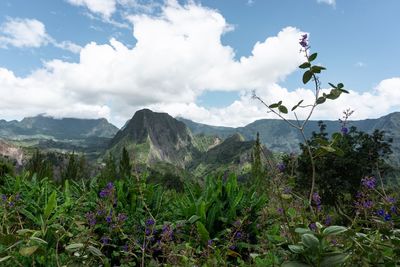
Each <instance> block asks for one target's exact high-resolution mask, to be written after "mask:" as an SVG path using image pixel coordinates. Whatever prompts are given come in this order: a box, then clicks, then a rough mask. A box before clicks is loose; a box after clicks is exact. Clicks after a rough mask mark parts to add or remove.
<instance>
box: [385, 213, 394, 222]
mask: <svg viewBox="0 0 400 267" xmlns="http://www.w3.org/2000/svg"><path fill="white" fill-rule="evenodd" d="M391 219H392V216H391V215H390V214H389V213H388V214H386V215H385V222H387V221H390V220H391Z"/></svg>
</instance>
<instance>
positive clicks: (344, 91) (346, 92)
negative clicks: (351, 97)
mask: <svg viewBox="0 0 400 267" xmlns="http://www.w3.org/2000/svg"><path fill="white" fill-rule="evenodd" d="M339 90H340V91H341V92H342V93H345V94H349V91H347V90H344V89H339Z"/></svg>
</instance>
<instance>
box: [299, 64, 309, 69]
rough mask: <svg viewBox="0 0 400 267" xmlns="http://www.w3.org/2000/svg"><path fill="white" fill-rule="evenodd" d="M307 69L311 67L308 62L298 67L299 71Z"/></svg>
mask: <svg viewBox="0 0 400 267" xmlns="http://www.w3.org/2000/svg"><path fill="white" fill-rule="evenodd" d="M309 67H311V64H310V62H304V63H303V64H301V65H300V66H299V68H300V69H307V68H309Z"/></svg>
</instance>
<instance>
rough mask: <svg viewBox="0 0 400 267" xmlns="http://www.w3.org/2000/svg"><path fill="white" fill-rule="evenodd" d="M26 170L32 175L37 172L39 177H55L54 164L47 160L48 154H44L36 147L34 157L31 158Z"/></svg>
mask: <svg viewBox="0 0 400 267" xmlns="http://www.w3.org/2000/svg"><path fill="white" fill-rule="evenodd" d="M26 170H27V171H29V172H30V174H31V176H33V174H36V177H37V178H39V179H43V178H45V177H47V178H53V166H52V165H51V163H50V162H49V161H48V160H47V158H46V156H45V155H44V154H42V153H41V152H40V151H39V149H36V150H35V152H34V153H33V155H32V157H31V158H30V159H29V161H28V164H27V166H26Z"/></svg>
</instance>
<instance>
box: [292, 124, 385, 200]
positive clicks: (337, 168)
mask: <svg viewBox="0 0 400 267" xmlns="http://www.w3.org/2000/svg"><path fill="white" fill-rule="evenodd" d="M319 126H320V132H319V133H315V132H313V134H312V137H311V138H310V140H309V141H308V144H309V146H310V147H311V149H312V151H313V154H314V155H316V157H315V165H316V174H317V175H316V182H317V185H318V192H319V194H320V195H321V197H322V198H323V200H324V203H326V204H331V205H333V204H335V202H336V201H337V200H338V199H339V198H340V197H341V196H343V193H350V194H351V195H352V196H354V195H355V193H356V192H357V190H358V189H359V186H360V182H361V179H362V178H363V177H364V176H369V175H377V174H378V173H377V172H380V173H383V174H384V173H385V171H387V170H388V168H389V166H388V164H386V163H385V161H384V159H385V158H387V156H388V155H389V154H391V153H392V151H391V148H390V143H391V140H385V137H384V132H383V131H379V130H375V131H374V132H373V133H372V134H368V133H365V132H362V131H358V130H357V128H356V127H351V128H350V130H349V131H348V132H346V133H342V134H339V133H334V134H333V136H332V137H331V138H328V134H327V133H326V132H325V129H326V125H325V124H323V123H322V122H320V123H319ZM333 139H334V140H335V141H333ZM328 143H330V144H332V143H334V146H332V148H333V150H335V152H338V151H340V154H342V155H341V156H339V155H337V154H335V153H332V152H333V151H332V152H331V153H328V152H325V153H323V152H321V151H322V150H321V144H328ZM300 148H301V151H302V153H301V154H300V156H299V158H298V168H297V172H298V175H297V178H296V179H297V180H296V183H297V186H298V187H299V188H307V187H309V186H310V179H309V177H310V175H311V173H312V170H311V167H310V159H309V157H308V152H307V151H306V146H305V145H304V144H301V145H300Z"/></svg>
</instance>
